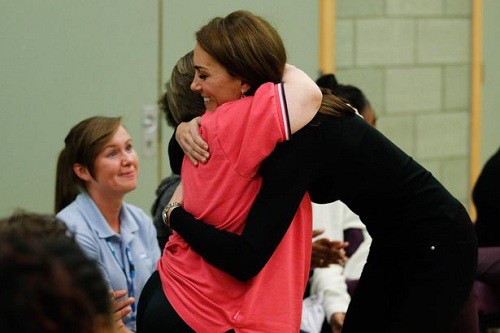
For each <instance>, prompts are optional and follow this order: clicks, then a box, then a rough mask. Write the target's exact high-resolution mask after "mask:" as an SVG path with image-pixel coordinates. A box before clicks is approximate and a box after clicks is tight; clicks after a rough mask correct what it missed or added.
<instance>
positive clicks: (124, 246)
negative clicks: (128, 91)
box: [55, 116, 160, 331]
mask: <svg viewBox="0 0 500 333" xmlns="http://www.w3.org/2000/svg"><path fill="white" fill-rule="evenodd" d="M64 142H65V147H64V149H63V150H62V151H61V153H60V155H59V159H58V162H57V175H56V200H55V211H56V213H57V217H58V218H59V219H61V220H62V221H64V223H66V225H67V226H68V228H69V229H70V230H71V232H72V233H74V235H75V238H76V241H77V242H78V244H79V245H80V246H81V247H82V249H83V251H84V252H85V253H86V254H87V255H88V256H89V257H90V258H92V259H94V260H96V262H97V263H98V264H99V267H100V268H101V270H102V272H103V275H104V279H105V280H106V282H107V283H108V285H109V288H110V289H111V290H115V291H117V290H127V294H128V297H134V298H135V302H134V303H133V304H132V305H131V307H132V312H131V313H130V314H129V315H127V316H126V317H125V318H124V323H125V325H126V326H127V327H128V328H129V329H131V330H132V331H135V325H136V307H137V300H138V299H139V295H140V293H141V291H142V288H143V287H144V284H145V283H146V281H147V279H148V278H149V277H150V276H151V274H152V273H153V271H154V270H155V268H156V263H157V261H158V259H159V257H160V249H159V247H158V242H157V239H156V230H155V228H154V225H153V223H152V221H151V218H150V217H149V216H147V215H146V214H145V213H144V212H143V211H142V210H141V209H139V208H137V207H135V206H132V205H130V204H127V203H125V202H124V201H123V198H124V196H125V195H126V194H127V193H129V192H130V191H133V190H134V189H135V188H136V186H137V178H138V176H139V164H138V158H137V154H136V152H135V150H134V147H133V145H132V139H131V138H130V135H129V134H128V132H127V131H126V130H125V128H124V127H123V126H122V125H121V118H119V117H100V116H96V117H91V118H87V119H85V120H83V121H81V122H80V123H78V124H77V125H75V126H74V127H73V128H72V129H71V130H70V132H69V133H68V135H67V136H66V138H65V140H64Z"/></svg>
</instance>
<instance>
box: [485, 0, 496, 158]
mask: <svg viewBox="0 0 500 333" xmlns="http://www.w3.org/2000/svg"><path fill="white" fill-rule="evenodd" d="M483 6H484V24H483V31H484V32H483V33H484V38H483V40H484V42H483V56H484V66H483V69H484V72H483V108H482V137H481V156H482V161H483V164H484V163H486V161H487V160H488V159H489V158H490V157H491V155H493V154H494V153H495V152H496V151H497V150H498V148H499V147H500V130H499V129H498V126H499V125H500V112H499V110H498V109H499V107H498V103H499V99H498V96H500V60H499V57H498V55H499V54H500V44H499V43H498V31H500V22H499V21H498V18H499V17H500V1H498V0H485V1H484V3H483Z"/></svg>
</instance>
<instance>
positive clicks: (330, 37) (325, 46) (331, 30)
mask: <svg viewBox="0 0 500 333" xmlns="http://www.w3.org/2000/svg"><path fill="white" fill-rule="evenodd" d="M318 7H319V15H318V16H319V59H318V61H319V69H320V70H321V72H322V73H334V71H335V0H319V6H318Z"/></svg>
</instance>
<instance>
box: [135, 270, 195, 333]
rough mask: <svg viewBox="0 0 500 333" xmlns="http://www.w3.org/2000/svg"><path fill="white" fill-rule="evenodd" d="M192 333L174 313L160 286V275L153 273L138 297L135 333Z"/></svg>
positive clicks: (156, 272)
mask: <svg viewBox="0 0 500 333" xmlns="http://www.w3.org/2000/svg"><path fill="white" fill-rule="evenodd" d="M157 332H158V333H165V332H175V333H193V332H194V331H193V330H192V329H191V328H190V327H189V326H188V325H187V324H186V323H185V322H184V321H183V320H182V318H181V317H179V315H178V314H177V312H175V310H174V308H173V307H172V305H170V302H169V301H168V300H167V297H166V296H165V293H164V292H163V288H162V286H161V280H160V274H159V273H158V271H155V272H154V273H153V275H151V277H150V278H149V280H148V282H146V285H145V286H144V289H143V290H142V293H141V296H140V297H139V305H138V308H137V333H157Z"/></svg>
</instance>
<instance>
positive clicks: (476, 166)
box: [469, 0, 483, 221]
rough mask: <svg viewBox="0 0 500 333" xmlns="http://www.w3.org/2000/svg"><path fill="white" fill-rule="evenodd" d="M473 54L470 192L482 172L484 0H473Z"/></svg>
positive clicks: (472, 213)
mask: <svg viewBox="0 0 500 333" xmlns="http://www.w3.org/2000/svg"><path fill="white" fill-rule="evenodd" d="M471 45H472V56H471V59H472V60H471V119H470V121H471V125H470V177H469V187H470V193H472V188H473V187H474V184H475V183H476V180H477V177H478V176H479V173H480V172H481V109H482V88H483V0H472V40H471ZM469 212H470V215H471V218H472V220H473V221H474V220H475V219H476V210H475V207H474V203H473V202H472V200H471V201H470V209H469Z"/></svg>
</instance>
